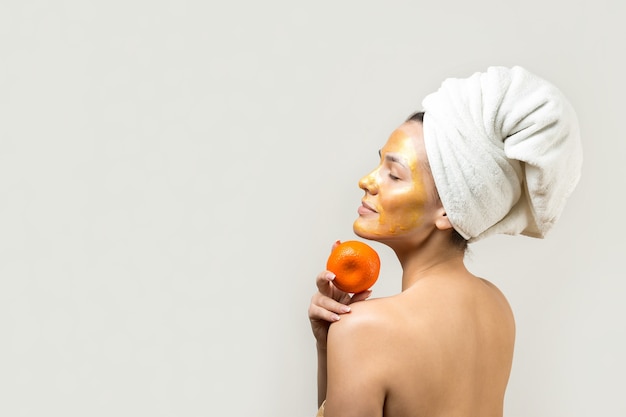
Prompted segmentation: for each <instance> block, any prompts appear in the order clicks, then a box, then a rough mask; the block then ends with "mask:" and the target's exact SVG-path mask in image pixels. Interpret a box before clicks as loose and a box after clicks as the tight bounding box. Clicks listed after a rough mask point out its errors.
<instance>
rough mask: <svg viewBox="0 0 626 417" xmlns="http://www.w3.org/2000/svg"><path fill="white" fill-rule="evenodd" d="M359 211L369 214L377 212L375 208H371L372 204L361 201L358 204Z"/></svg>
mask: <svg viewBox="0 0 626 417" xmlns="http://www.w3.org/2000/svg"><path fill="white" fill-rule="evenodd" d="M357 211H358V212H359V214H371V213H377V211H376V210H374V209H373V208H372V206H370V205H369V204H367V203H366V202H362V203H361V205H360V206H359V209H358V210H357Z"/></svg>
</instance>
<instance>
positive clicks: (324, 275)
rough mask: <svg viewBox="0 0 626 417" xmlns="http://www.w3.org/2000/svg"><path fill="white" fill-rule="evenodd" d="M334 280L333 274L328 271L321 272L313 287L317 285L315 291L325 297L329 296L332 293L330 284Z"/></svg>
mask: <svg viewBox="0 0 626 417" xmlns="http://www.w3.org/2000/svg"><path fill="white" fill-rule="evenodd" d="M334 279H335V274H333V273H332V272H330V271H322V272H320V273H319V275H318V276H317V278H316V279H315V285H317V289H318V290H319V291H320V292H321V293H322V294H325V295H330V294H331V293H332V288H333V287H332V285H331V284H330V283H331V282H332V281H333V280H334Z"/></svg>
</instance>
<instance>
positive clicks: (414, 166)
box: [353, 122, 441, 241]
mask: <svg viewBox="0 0 626 417" xmlns="http://www.w3.org/2000/svg"><path fill="white" fill-rule="evenodd" d="M380 157H381V159H380V165H379V166H378V167H377V168H376V169H375V170H374V171H372V172H370V173H369V174H368V175H366V176H365V177H363V178H361V180H360V181H359V187H360V188H361V189H363V190H364V191H365V196H364V197H363V200H362V205H361V206H360V207H359V209H358V213H359V217H358V218H357V219H356V220H355V222H354V225H353V228H354V232H355V233H356V234H357V235H358V236H361V237H363V238H366V239H372V240H381V241H384V240H388V239H397V238H400V237H404V236H408V235H414V234H415V233H424V231H426V230H428V229H432V228H433V227H434V218H435V217H434V216H435V211H436V210H437V209H438V208H440V207H441V203H440V202H439V199H438V198H436V192H435V185H434V182H433V180H432V176H431V175H430V172H428V170H427V168H426V166H427V160H426V150H425V148H424V139H423V131H422V124H421V123H419V122H407V123H404V124H402V125H401V126H400V127H399V128H398V129H396V130H395V131H394V132H393V133H392V134H391V136H390V137H389V139H388V140H387V143H386V144H385V146H384V147H383V148H382V149H381V151H380Z"/></svg>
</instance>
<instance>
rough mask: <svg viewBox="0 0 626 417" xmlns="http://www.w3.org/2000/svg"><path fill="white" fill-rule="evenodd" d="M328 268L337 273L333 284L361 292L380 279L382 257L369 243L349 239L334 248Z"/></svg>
mask: <svg viewBox="0 0 626 417" xmlns="http://www.w3.org/2000/svg"><path fill="white" fill-rule="evenodd" d="M326 269H327V270H329V271H330V272H332V273H333V274H335V279H334V281H333V284H334V285H335V286H336V287H337V288H339V289H340V290H341V291H344V292H348V293H359V292H363V291H365V290H367V289H369V288H371V287H372V285H374V283H375V282H376V280H377V279H378V274H379V272H380V258H379V256H378V253H376V251H375V250H374V249H373V248H372V247H371V246H369V245H368V244H366V243H363V242H360V241H358V240H347V241H345V242H341V243H339V244H338V245H337V246H336V247H335V248H334V249H333V250H332V252H331V253H330V256H329V257H328V261H327V262H326Z"/></svg>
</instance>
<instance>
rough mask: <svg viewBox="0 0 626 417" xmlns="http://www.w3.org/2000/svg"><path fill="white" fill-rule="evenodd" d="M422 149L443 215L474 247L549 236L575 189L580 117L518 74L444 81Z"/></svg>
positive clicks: (552, 90) (507, 71) (427, 105)
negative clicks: (495, 237)
mask: <svg viewBox="0 0 626 417" xmlns="http://www.w3.org/2000/svg"><path fill="white" fill-rule="evenodd" d="M422 105H423V110H424V112H425V115H424V123H423V127H424V143H425V146H426V153H427V155H428V161H429V164H430V167H431V170H432V174H433V177H434V180H435V185H436V186H437V191H438V192H439V196H440V198H441V202H442V204H443V207H444V209H445V210H446V214H447V216H448V218H449V219H450V222H451V223H452V225H453V227H454V228H455V229H456V230H457V231H458V232H459V233H460V234H461V235H462V236H463V237H464V238H466V239H468V240H469V241H475V240H478V239H481V238H483V237H485V236H488V235H491V234H495V233H504V234H523V235H527V236H532V237H540V238H541V237H544V236H545V234H546V233H547V232H548V231H549V230H550V228H551V227H552V226H553V224H554V223H555V222H556V220H557V219H558V218H559V216H560V214H561V212H562V210H563V208H564V205H565V202H566V199H567V198H568V197H569V195H570V194H571V193H572V191H573V190H574V187H575V186H576V184H577V183H578V180H579V178H580V172H581V165H582V145H581V141H580V133H579V127H578V120H577V117H576V113H575V111H574V109H573V108H572V106H571V105H570V103H569V102H568V101H567V99H566V98H565V97H564V96H563V94H562V93H561V92H560V91H559V90H558V89H557V88H556V87H555V86H553V85H552V84H550V83H548V82H547V81H545V80H543V79H541V78H539V77H537V76H536V75H533V74H531V73H530V72H528V71H527V70H525V69H524V68H521V67H513V68H505V67H490V68H488V69H487V71H486V72H483V73H475V74H473V75H472V76H470V77H469V78H465V79H457V78H450V79H447V80H445V81H444V82H443V83H442V84H441V87H440V88H439V90H437V91H436V92H434V93H432V94H430V95H428V96H426V98H425V99H424V100H423V102H422Z"/></svg>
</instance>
